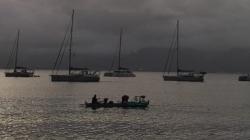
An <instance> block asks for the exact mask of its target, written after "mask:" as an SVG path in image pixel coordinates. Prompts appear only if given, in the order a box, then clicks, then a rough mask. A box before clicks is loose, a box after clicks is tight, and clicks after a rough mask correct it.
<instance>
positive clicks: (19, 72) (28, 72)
mask: <svg viewBox="0 0 250 140" xmlns="http://www.w3.org/2000/svg"><path fill="white" fill-rule="evenodd" d="M19 40H20V30H18V31H17V38H16V40H15V46H14V48H13V49H12V52H11V54H10V57H9V62H8V64H7V67H9V66H10V64H11V60H12V59H13V54H14V53H15V56H14V70H13V71H12V72H5V77H38V75H36V76H35V75H34V71H33V70H32V69H30V68H27V67H22V66H18V65H17V64H18V50H19Z"/></svg>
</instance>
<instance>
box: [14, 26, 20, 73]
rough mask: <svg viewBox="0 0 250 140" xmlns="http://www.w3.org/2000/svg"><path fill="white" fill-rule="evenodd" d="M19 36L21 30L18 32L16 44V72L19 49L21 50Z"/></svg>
mask: <svg viewBox="0 0 250 140" xmlns="http://www.w3.org/2000/svg"><path fill="white" fill-rule="evenodd" d="M19 36H20V30H18V31H17V42H16V55H15V66H14V72H16V68H17V57H18V49H19Z"/></svg>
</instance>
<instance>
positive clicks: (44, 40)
mask: <svg viewBox="0 0 250 140" xmlns="http://www.w3.org/2000/svg"><path fill="white" fill-rule="evenodd" d="M72 9H75V10H76V14H75V29H74V30H75V34H74V48H73V50H74V51H75V52H86V53H88V52H95V53H99V52H101V53H103V52H105V53H106V52H107V53H110V52H112V51H114V49H115V47H117V45H118V39H119V28H120V27H124V29H125V31H124V42H123V44H124V50H125V51H126V52H133V51H136V50H138V49H140V48H148V47H166V48H167V47H168V42H169V40H170V35H171V34H172V32H173V31H174V28H175V24H176V20H177V19H179V20H180V31H181V46H182V47H185V48H194V49H202V50H206V49H211V50H216V49H220V50H223V49H230V48H249V46H250V39H249V38H250V15H249V14H250V1H249V0H0V19H1V20H0V50H1V53H2V54H1V55H3V54H6V53H8V52H9V50H10V47H11V46H12V44H13V40H14V39H15V36H16V31H17V29H21V47H22V49H21V50H22V51H25V52H26V53H32V54H33V55H34V54H46V53H52V54H53V53H55V55H56V53H57V50H58V47H59V45H60V43H61V41H62V39H63V35H64V33H65V29H66V27H67V24H68V23H69V20H70V15H71V13H72Z"/></svg>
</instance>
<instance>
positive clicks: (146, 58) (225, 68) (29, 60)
mask: <svg viewBox="0 0 250 140" xmlns="http://www.w3.org/2000/svg"><path fill="white" fill-rule="evenodd" d="M167 51H168V49H167V48H153V47H149V48H142V49H139V50H137V51H135V52H131V53H126V54H123V55H122V64H123V66H125V67H129V68H131V69H133V70H137V71H162V70H163V66H164V63H165V60H166V57H167ZM180 54H181V67H182V68H185V69H193V70H202V71H208V72H250V64H249V60H250V49H245V48H238V49H236V48H233V49H227V50H218V49H217V50H198V49H191V48H182V49H181V51H180ZM113 56H114V54H112V53H86V54H83V53H75V54H74V57H73V65H75V66H81V67H85V66H86V67H89V68H92V69H97V70H107V69H109V68H110V66H111V63H112V59H113ZM55 57H56V53H48V52H41V53H38V54H33V53H31V52H25V53H24V52H23V53H22V57H21V58H20V64H22V63H23V64H28V65H27V66H32V67H33V68H38V69H50V68H52V65H53V63H54V61H55ZM7 58H8V54H7V53H5V55H2V56H1V59H0V66H1V68H4V67H5V64H6V63H7ZM63 61H64V62H66V63H62V64H64V65H62V67H61V68H66V66H67V56H65V59H64V60H63ZM173 61H175V60H173ZM173 64H175V63H173ZM114 66H116V63H115V65H114ZM172 70H174V65H173V69H172Z"/></svg>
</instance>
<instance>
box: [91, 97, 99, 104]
mask: <svg viewBox="0 0 250 140" xmlns="http://www.w3.org/2000/svg"><path fill="white" fill-rule="evenodd" d="M97 103H98V101H97V98H96V95H94V96H93V97H92V104H97Z"/></svg>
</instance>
